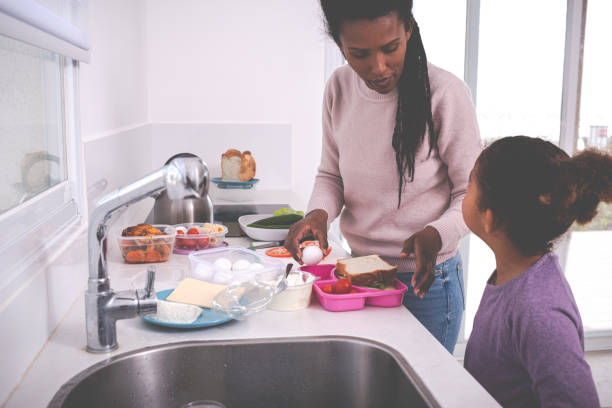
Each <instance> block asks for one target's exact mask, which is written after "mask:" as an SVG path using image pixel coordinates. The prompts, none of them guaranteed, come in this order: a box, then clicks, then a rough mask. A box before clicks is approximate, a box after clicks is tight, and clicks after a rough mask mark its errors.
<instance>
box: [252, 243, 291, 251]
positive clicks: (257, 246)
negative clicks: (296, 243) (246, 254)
mask: <svg viewBox="0 0 612 408" xmlns="http://www.w3.org/2000/svg"><path fill="white" fill-rule="evenodd" d="M284 243H285V241H273V242H267V243H264V244H259V245H253V243H252V242H251V243H250V244H249V246H248V249H251V250H253V251H255V250H256V249H263V248H274V247H277V246H282V245H283V244H284Z"/></svg>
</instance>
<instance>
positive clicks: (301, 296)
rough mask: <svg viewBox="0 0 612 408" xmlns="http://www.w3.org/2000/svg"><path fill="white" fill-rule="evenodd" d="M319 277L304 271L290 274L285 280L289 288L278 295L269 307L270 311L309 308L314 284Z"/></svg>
mask: <svg viewBox="0 0 612 408" xmlns="http://www.w3.org/2000/svg"><path fill="white" fill-rule="evenodd" d="M317 279H318V277H316V276H314V275H313V274H311V273H308V272H304V271H297V272H293V273H290V274H289V276H287V278H286V279H285V280H286V282H287V288H286V289H285V290H283V291H282V292H280V293H277V294H276V295H274V297H273V298H272V302H270V304H269V305H268V309H272V310H278V311H281V312H288V311H292V310H300V309H304V308H307V307H308V305H309V304H310V295H311V293H312V284H313V283H314V281H315V280H317Z"/></svg>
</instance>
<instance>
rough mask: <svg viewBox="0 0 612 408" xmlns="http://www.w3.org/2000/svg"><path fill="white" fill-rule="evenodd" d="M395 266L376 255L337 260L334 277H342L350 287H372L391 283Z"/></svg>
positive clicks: (394, 273) (395, 269)
mask: <svg viewBox="0 0 612 408" xmlns="http://www.w3.org/2000/svg"><path fill="white" fill-rule="evenodd" d="M396 274H397V266H394V265H391V264H389V263H387V262H386V261H385V260H383V259H382V258H381V257H380V256H378V255H367V256H359V257H356V258H344V259H338V261H337V262H336V276H337V277H344V278H347V279H348V280H349V281H351V284H352V285H357V286H373V285H374V284H377V283H383V284H384V283H388V282H393V280H394V278H395V275H396Z"/></svg>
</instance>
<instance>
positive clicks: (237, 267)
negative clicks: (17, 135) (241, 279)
mask: <svg viewBox="0 0 612 408" xmlns="http://www.w3.org/2000/svg"><path fill="white" fill-rule="evenodd" d="M250 266H251V263H250V262H249V261H247V260H246V259H239V260H237V261H236V262H234V264H233V265H232V271H242V270H245V269H249V267H250Z"/></svg>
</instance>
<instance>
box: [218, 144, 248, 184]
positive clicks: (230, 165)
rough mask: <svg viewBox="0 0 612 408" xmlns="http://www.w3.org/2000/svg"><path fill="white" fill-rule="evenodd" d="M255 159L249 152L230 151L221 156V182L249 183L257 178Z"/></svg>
mask: <svg viewBox="0 0 612 408" xmlns="http://www.w3.org/2000/svg"><path fill="white" fill-rule="evenodd" d="M255 170H256V165H255V159H254V158H253V155H251V152H249V151H248V150H246V151H244V152H242V153H240V151H239V150H236V149H229V150H228V151H226V152H225V153H223V154H222V155H221V180H223V181H249V180H251V179H252V178H253V177H255Z"/></svg>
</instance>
